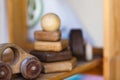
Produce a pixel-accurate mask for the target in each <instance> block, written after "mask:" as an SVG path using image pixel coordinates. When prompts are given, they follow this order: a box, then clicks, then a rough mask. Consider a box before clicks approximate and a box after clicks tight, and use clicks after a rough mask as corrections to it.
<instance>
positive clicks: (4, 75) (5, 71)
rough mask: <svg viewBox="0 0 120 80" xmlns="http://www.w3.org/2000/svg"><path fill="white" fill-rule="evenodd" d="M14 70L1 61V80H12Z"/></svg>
mask: <svg viewBox="0 0 120 80" xmlns="http://www.w3.org/2000/svg"><path fill="white" fill-rule="evenodd" d="M11 78H12V69H11V68H10V66H9V65H8V64H6V63H4V62H1V61H0V80H11Z"/></svg>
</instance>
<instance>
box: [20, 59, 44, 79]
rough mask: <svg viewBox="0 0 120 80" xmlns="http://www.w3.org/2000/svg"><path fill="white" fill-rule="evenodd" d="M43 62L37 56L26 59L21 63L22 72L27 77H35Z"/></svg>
mask: <svg viewBox="0 0 120 80" xmlns="http://www.w3.org/2000/svg"><path fill="white" fill-rule="evenodd" d="M41 68H42V67H41V63H40V61H39V60H38V59H37V58H35V57H29V58H27V59H25V60H24V61H23V62H22V64H21V73H22V75H23V77H24V78H26V79H35V78H36V77H38V76H39V74H40V72H41Z"/></svg>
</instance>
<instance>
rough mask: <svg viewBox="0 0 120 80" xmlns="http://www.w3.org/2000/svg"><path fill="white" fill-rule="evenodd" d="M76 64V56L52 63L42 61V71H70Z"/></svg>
mask: <svg viewBox="0 0 120 80" xmlns="http://www.w3.org/2000/svg"><path fill="white" fill-rule="evenodd" d="M76 64H77V60H76V58H72V59H71V60H67V61H61V62H53V63H43V67H44V69H43V72H44V73H53V72H65V71H71V70H72V69H73V68H74V67H75V66H76Z"/></svg>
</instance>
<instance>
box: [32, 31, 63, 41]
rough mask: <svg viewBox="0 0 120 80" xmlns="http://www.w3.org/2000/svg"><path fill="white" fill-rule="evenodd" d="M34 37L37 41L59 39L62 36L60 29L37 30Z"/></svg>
mask: <svg viewBox="0 0 120 80" xmlns="http://www.w3.org/2000/svg"><path fill="white" fill-rule="evenodd" d="M34 38H35V40H37V41H58V40H60V38H61V32H60V31H49V32H47V31H35V32H34Z"/></svg>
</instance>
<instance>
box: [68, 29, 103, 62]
mask: <svg viewBox="0 0 120 80" xmlns="http://www.w3.org/2000/svg"><path fill="white" fill-rule="evenodd" d="M69 45H70V49H71V51H72V54H73V56H75V57H77V58H78V59H80V60H81V59H82V60H87V61H91V60H92V59H93V54H94V53H96V54H97V53H98V54H99V53H100V54H101V53H102V52H101V51H102V49H101V48H94V47H92V45H90V44H89V43H87V42H85V40H84V38H83V34H82V30H80V29H73V30H71V32H70V35H69Z"/></svg>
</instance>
